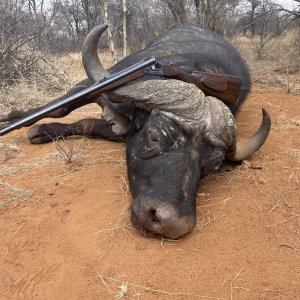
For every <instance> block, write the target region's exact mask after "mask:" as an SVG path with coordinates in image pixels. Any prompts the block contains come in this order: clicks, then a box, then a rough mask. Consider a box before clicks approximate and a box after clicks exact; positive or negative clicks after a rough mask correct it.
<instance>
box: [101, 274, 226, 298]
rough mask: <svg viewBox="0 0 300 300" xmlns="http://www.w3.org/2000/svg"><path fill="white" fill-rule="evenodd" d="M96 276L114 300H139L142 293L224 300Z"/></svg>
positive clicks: (158, 295)
mask: <svg viewBox="0 0 300 300" xmlns="http://www.w3.org/2000/svg"><path fill="white" fill-rule="evenodd" d="M98 276H99V277H100V279H101V282H102V284H103V285H104V287H105V288H106V290H107V292H108V293H109V294H110V295H113V296H114V297H115V298H123V297H126V299H140V298H141V297H142V296H143V295H142V293H143V292H146V293H150V294H155V295H157V297H162V296H163V295H164V296H168V297H170V298H172V297H173V298H174V297H176V296H179V297H184V298H185V299H189V298H205V299H219V300H221V299H224V298H220V297H212V296H206V295H200V294H196V293H189V292H169V291H166V290H161V289H155V288H151V287H148V286H143V285H140V284H136V283H130V282H127V281H125V280H124V279H122V280H120V279H116V278H114V277H107V276H104V275H101V274H99V273H98Z"/></svg>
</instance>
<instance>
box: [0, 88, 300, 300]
mask: <svg viewBox="0 0 300 300" xmlns="http://www.w3.org/2000/svg"><path fill="white" fill-rule="evenodd" d="M261 107H265V108H266V109H267V110H268V111H269V112H270V114H271V117H272V121H273V125H272V131H271V134H270V136H269V138H268V140H267V142H266V144H265V145H264V146H263V148H262V149H261V150H259V151H258V152H257V153H256V154H255V155H254V156H253V157H252V158H251V159H250V160H247V161H245V162H244V163H243V164H242V165H237V166H234V167H232V166H224V168H222V171H221V172H219V173H216V174H212V175H209V176H207V177H205V178H203V180H202V182H201V186H200V188H199V191H198V196H197V214H198V215H197V216H198V217H197V219H198V223H197V227H196V229H195V231H194V232H193V233H191V234H189V235H188V236H186V237H184V238H183V239H182V240H179V241H171V240H164V239H163V240H157V239H147V238H144V237H142V236H140V234H139V233H138V232H136V230H135V229H134V228H132V226H131V224H130V221H129V213H128V207H129V204H130V201H131V197H130V192H129V191H128V185H127V178H126V163H125V155H124V153H125V146H124V145H123V144H117V143H112V142H107V141H100V140H89V141H87V140H83V139H79V140H75V141H72V142H68V141H65V142H64V143H62V144H57V143H56V144H51V143H50V144H45V145H39V146H36V145H30V144H29V143H28V141H27V140H26V129H22V130H19V131H17V132H14V133H11V134H9V135H7V136H5V137H2V138H1V139H0V266H1V267H0V270H1V271H0V299H51V300H53V299H115V298H118V297H119V298H122V297H123V298H125V299H198V298H200V299H299V297H300V296H299V295H300V218H299V216H300V184H299V180H300V97H299V95H289V94H285V93H283V92H279V91H270V90H268V89H267V86H264V85H258V84H256V85H255V86H254V88H253V92H252V93H251V95H250V96H249V98H248V101H247V103H246V104H245V105H244V106H243V108H242V110H241V112H240V114H239V115H238V129H239V133H240V136H247V135H249V134H251V133H252V132H254V131H255V130H256V128H257V126H258V124H259V122H260V119H261V113H260V108H261ZM88 111H89V110H88V108H84V109H82V111H81V112H76V113H74V114H73V115H71V116H70V117H68V118H67V121H73V119H75V118H78V117H79V116H83V115H84V114H86V113H88ZM61 147H69V148H67V149H66V150H65V152H67V153H68V151H69V152H70V148H71V150H72V149H73V152H75V154H76V156H75V157H74V158H73V159H72V162H71V163H66V162H65V160H64V159H63V158H62V157H61V156H60V155H61V154H62V152H63V150H62V149H61Z"/></svg>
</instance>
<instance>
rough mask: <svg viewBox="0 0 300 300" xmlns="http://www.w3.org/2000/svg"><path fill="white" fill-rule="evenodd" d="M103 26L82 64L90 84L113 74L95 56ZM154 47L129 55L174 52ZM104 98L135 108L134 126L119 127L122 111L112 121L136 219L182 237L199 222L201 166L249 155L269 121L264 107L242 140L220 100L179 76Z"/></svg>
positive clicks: (143, 227) (140, 225)
mask: <svg viewBox="0 0 300 300" xmlns="http://www.w3.org/2000/svg"><path fill="white" fill-rule="evenodd" d="M105 29H106V26H98V27H96V28H95V29H94V30H93V31H92V32H91V33H90V34H89V36H88V37H87V39H86V41H85V43H84V46H83V64H84V68H85V71H86V73H87V75H88V77H89V79H90V80H91V81H92V82H94V81H98V80H101V79H102V78H104V77H105V76H107V75H108V74H109V71H107V70H105V69H104V68H103V67H102V65H101V62H100V60H99V58H98V54H97V43H98V39H99V37H100V36H101V34H102V32H103V31H104V30H105ZM224 43H225V42H224ZM154 44H155V43H154ZM157 44H158V43H157ZM150 50H151V51H152V50H153V46H152V48H151V47H150ZM150 50H149V51H148V52H146V53H145V52H142V54H141V53H137V54H133V55H132V56H131V57H130V59H131V60H132V59H134V58H136V59H138V58H145V56H147V55H148V56H150V55H155V56H157V57H165V55H166V52H168V51H170V49H163V48H162V47H156V48H155V47H154V51H152V52H151V51H150ZM144 51H145V50H144ZM172 51H174V52H175V54H176V50H172ZM230 51H235V50H232V48H231V50H230ZM179 54H182V53H181V52H179ZM202 55H203V54H202ZM207 55H208V56H209V55H210V54H209V53H207ZM224 55H225V56H224V59H226V53H225V54H224ZM171 56H172V53H170V57H171ZM130 59H129V61H130ZM127 61H128V59H127ZM200 63H201V62H200ZM119 64H120V63H119ZM121 65H122V61H121ZM123 65H124V66H126V59H125V62H124V63H123ZM217 67H218V66H214V68H215V69H217ZM112 69H114V67H112ZM106 96H107V98H108V100H109V101H111V102H114V103H123V104H126V105H128V106H130V107H132V108H134V109H132V112H131V113H130V115H129V116H128V119H129V120H130V126H126V127H124V126H123V127H122V125H120V124H122V122H121V121H122V118H119V119H118V117H116V118H115V119H113V124H114V126H116V127H115V128H118V129H116V130H118V131H120V130H121V131H122V132H123V134H124V135H125V136H126V144H127V168H128V179H129V183H130V190H131V193H132V196H133V201H132V205H131V220H132V222H133V224H134V225H135V227H136V228H137V229H138V230H139V231H140V232H142V233H144V234H145V235H147V236H149V235H150V236H153V235H154V236H157V235H159V236H165V237H167V238H171V239H177V238H180V237H181V236H183V235H185V234H187V233H189V232H191V231H192V230H193V228H194V226H195V224H196V204H195V198H196V192H197V189H198V186H199V182H200V177H201V175H202V173H203V171H204V170H218V169H219V167H220V165H221V164H222V162H223V160H224V159H225V158H226V159H228V160H233V161H240V160H243V159H245V158H247V157H249V156H250V155H252V154H253V153H254V152H255V151H257V150H258V149H259V148H260V147H261V146H262V144H263V143H264V141H265V139H266V138H267V136H268V133H269V129H270V124H271V122H270V118H269V115H268V113H267V112H266V111H265V110H263V119H262V123H261V126H260V128H259V129H258V131H257V132H256V133H255V134H254V135H253V136H251V137H250V138H247V139H244V140H238V138H237V129H236V122H235V119H234V116H233V114H232V112H231V110H230V109H229V108H228V107H227V106H226V105H225V104H224V103H223V102H221V101H220V100H218V99H216V98H214V97H206V96H205V95H204V94H203V92H202V91H201V90H199V89H198V88H197V87H196V86H194V85H191V84H188V83H184V82H181V81H177V80H155V79H152V78H147V79H146V80H140V81H137V82H133V83H132V84H128V85H126V86H124V87H121V88H119V89H117V90H116V91H113V92H109V93H107V95H106ZM104 117H105V116H104ZM109 121H112V119H110V120H109ZM120 128H121V129H120Z"/></svg>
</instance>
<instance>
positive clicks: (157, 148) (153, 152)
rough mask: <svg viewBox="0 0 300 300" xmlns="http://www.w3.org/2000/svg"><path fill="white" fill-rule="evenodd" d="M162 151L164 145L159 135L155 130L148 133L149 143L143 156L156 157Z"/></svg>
mask: <svg viewBox="0 0 300 300" xmlns="http://www.w3.org/2000/svg"><path fill="white" fill-rule="evenodd" d="M161 153H162V145H161V143H160V141H159V139H158V136H157V135H156V133H154V132H149V134H148V145H147V146H146V147H145V149H144V151H142V157H143V158H144V159H148V158H152V157H155V156H157V155H159V154H161Z"/></svg>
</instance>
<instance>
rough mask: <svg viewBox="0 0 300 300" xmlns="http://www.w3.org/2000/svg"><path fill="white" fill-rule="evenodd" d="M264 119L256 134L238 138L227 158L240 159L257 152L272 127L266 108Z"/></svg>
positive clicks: (263, 110)
mask: <svg viewBox="0 0 300 300" xmlns="http://www.w3.org/2000/svg"><path fill="white" fill-rule="evenodd" d="M262 114H263V119H262V121H261V124H260V127H259V129H258V130H257V132H256V133H255V134H253V135H252V136H251V137H249V138H245V139H242V140H238V141H237V143H236V145H235V147H233V149H232V151H231V152H230V153H227V154H226V158H227V159H229V160H233V161H240V160H243V159H246V158H248V157H249V156H251V155H252V154H253V153H255V152H256V151H257V150H258V149H259V148H260V147H261V146H262V145H263V144H264V142H265V140H266V138H267V137H268V135H269V131H270V128H271V118H270V115H269V114H268V112H267V111H266V110H265V109H262Z"/></svg>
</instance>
